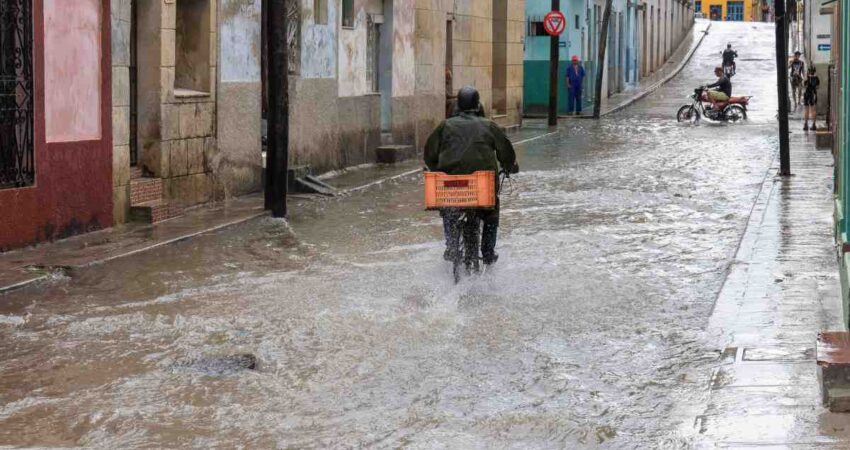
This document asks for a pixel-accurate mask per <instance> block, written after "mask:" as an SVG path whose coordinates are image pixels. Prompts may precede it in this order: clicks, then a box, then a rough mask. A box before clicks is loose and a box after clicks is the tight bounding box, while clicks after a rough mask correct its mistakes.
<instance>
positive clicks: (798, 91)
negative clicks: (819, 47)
mask: <svg viewBox="0 0 850 450" xmlns="http://www.w3.org/2000/svg"><path fill="white" fill-rule="evenodd" d="M800 55H802V53H800V52H799V51H796V52H794V59H792V60H791V67H790V68H789V69H788V71H789V72H790V73H789V74H788V75H789V76H790V78H791V98H792V99H793V100H794V109H797V107H799V106H800V100H801V98H802V96H803V79H804V78H805V74H806V63H805V62H803V60H802V59H800Z"/></svg>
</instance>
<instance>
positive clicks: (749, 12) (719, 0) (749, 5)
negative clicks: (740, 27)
mask: <svg viewBox="0 0 850 450" xmlns="http://www.w3.org/2000/svg"><path fill="white" fill-rule="evenodd" d="M733 1H734V0H733ZM739 1H740V0H739ZM743 2H744V21H745V22H752V20H753V0H743ZM726 3H728V0H702V14H703V15H704V16H705V17H706V18H707V19H708V18H711V6H713V5H714V6H717V5H719V6H720V8H721V17H722V18H723V20H726V15H727V14H728V13H729V11H728V9H727V7H726Z"/></svg>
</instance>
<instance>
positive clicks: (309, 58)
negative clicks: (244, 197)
mask: <svg viewBox="0 0 850 450" xmlns="http://www.w3.org/2000/svg"><path fill="white" fill-rule="evenodd" d="M263 6H264V0H149V1H141V0H74V1H73V2H71V1H64V0H62V1H60V0H8V1H4V2H2V3H0V51H2V53H0V211H2V212H3V214H0V229H2V230H3V233H2V236H0V251H2V250H6V249H10V248H16V247H20V246H24V245H28V244H31V243H35V242H39V241H45V240H52V239H57V238H62V237H66V236H70V235H73V234H77V233H81V232H86V231H91V230H96V229H101V228H106V227H109V226H112V225H113V224H121V223H124V222H128V221H142V222H149V223H155V222H159V221H162V220H165V219H168V218H171V217H174V216H177V215H180V214H181V212H182V211H183V210H184V208H186V207H190V206H193V205H198V204H203V203H206V202H209V201H211V200H214V199H219V198H227V197H229V196H236V195H241V194H245V193H250V192H257V191H260V190H261V189H262V179H263V167H264V161H263V144H262V136H263V123H264V122H263V118H264V107H263V103H264V102H263V100H264V97H263V93H264V92H266V91H267V90H266V89H265V80H266V78H267V77H265V76H264V73H263V68H264V62H265V58H264V53H265V52H264V49H265V48H266V43H265V42H264V39H263V35H264V25H263V24H264V23H266V22H265V20H267V17H265V9H264V7H263ZM289 7H290V8H289V9H290V11H289V18H290V29H289V30H288V32H289V33H288V34H289V37H290V45H289V47H290V64H289V65H290V74H289V76H290V95H289V96H288V102H289V110H290V117H291V123H290V165H293V166H297V165H307V166H310V167H311V168H312V170H313V171H319V172H321V171H328V170H336V169H342V168H346V167H351V166H356V165H359V164H363V163H374V162H375V161H376V150H377V148H378V147H380V146H382V145H385V144H397V145H404V146H408V148H409V147H412V148H413V149H415V150H421V148H422V147H423V146H424V142H425V140H426V139H427V137H428V135H429V134H430V132H431V131H432V130H433V129H434V128H435V127H436V125H437V124H438V123H439V121H441V120H442V119H444V118H445V117H446V114H447V108H446V104H447V99H449V98H450V97H451V96H452V95H453V92H454V91H456V90H457V89H459V88H460V87H461V86H464V85H473V86H476V87H477V88H478V89H479V90H480V92H481V97H482V103H483V104H484V106H485V108H486V109H487V111H488V115H489V116H490V117H492V118H493V119H494V120H496V121H497V122H498V123H500V124H502V125H503V126H506V127H511V126H516V125H518V124H519V123H520V121H521V111H522V95H523V92H522V83H523V65H522V51H523V47H522V46H523V37H524V36H523V33H522V30H523V27H522V23H523V11H524V1H523V0H445V1H438V2H415V1H412V0H292V1H291V2H289ZM21 36H24V38H21ZM69 55H73V56H74V57H73V58H71V56H69ZM19 59H22V62H21V61H19ZM81 67H86V68H100V70H94V69H91V70H81V69H80V68H81ZM48 99H49V101H48ZM7 211H14V213H6V212H7ZM7 230H9V231H8V232H7Z"/></svg>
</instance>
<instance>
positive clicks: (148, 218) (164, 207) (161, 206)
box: [130, 199, 183, 224]
mask: <svg viewBox="0 0 850 450" xmlns="http://www.w3.org/2000/svg"><path fill="white" fill-rule="evenodd" d="M182 214H183V210H182V209H181V208H179V207H177V206H175V205H169V204H168V202H166V201H165V200H162V199H158V200H153V201H149V202H145V203H141V204H138V205H134V206H131V207H130V219H131V220H133V221H135V222H144V223H150V224H155V223H160V222H163V221H166V220H168V219H173V218H175V217H179V216H181V215H182Z"/></svg>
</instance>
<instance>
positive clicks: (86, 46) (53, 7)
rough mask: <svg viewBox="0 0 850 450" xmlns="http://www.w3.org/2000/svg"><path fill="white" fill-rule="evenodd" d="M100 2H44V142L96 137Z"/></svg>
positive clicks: (54, 0) (98, 106)
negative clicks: (45, 136) (45, 100)
mask: <svg viewBox="0 0 850 450" xmlns="http://www.w3.org/2000/svg"><path fill="white" fill-rule="evenodd" d="M100 10H101V4H100V0H76V1H74V2H68V1H63V0H46V1H45V2H44V53H45V58H44V86H45V92H44V95H45V98H48V99H49V101H47V102H45V121H46V123H45V125H46V127H47V142H75V141H84V140H97V139H100V136H101V129H100V106H101V105H100V103H101V99H100V81H101V79H100V70H98V68H99V67H100V58H101V55H100V41H101V35H100V33H101V29H100V28H101V17H100V12H101V11H100Z"/></svg>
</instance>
